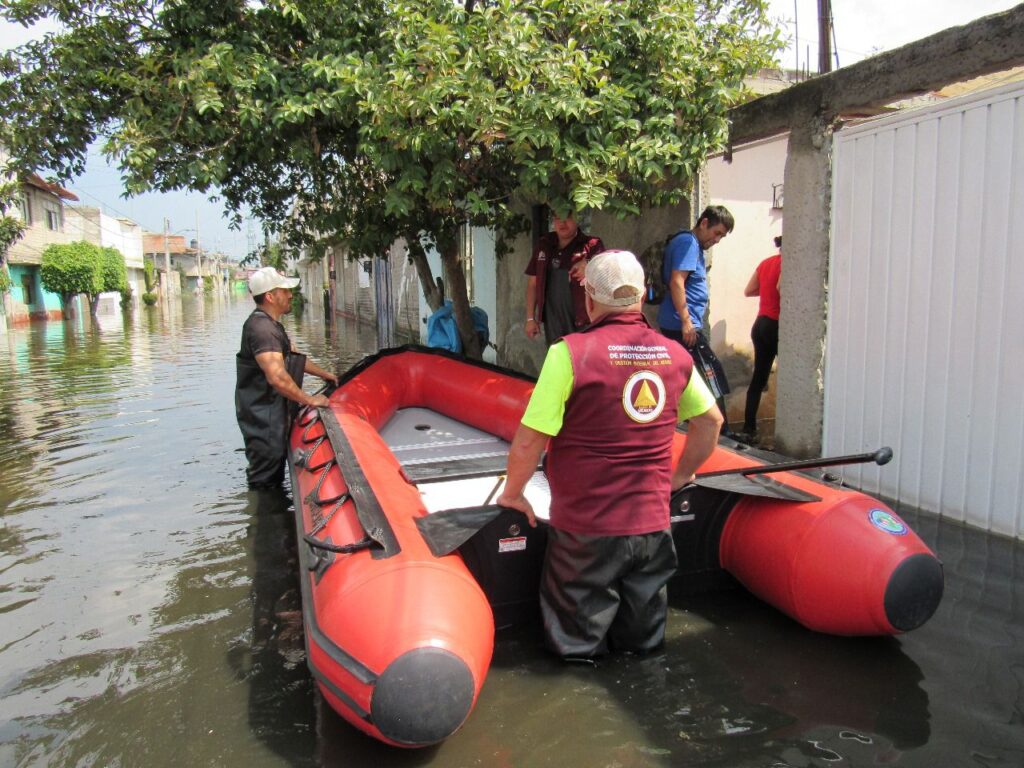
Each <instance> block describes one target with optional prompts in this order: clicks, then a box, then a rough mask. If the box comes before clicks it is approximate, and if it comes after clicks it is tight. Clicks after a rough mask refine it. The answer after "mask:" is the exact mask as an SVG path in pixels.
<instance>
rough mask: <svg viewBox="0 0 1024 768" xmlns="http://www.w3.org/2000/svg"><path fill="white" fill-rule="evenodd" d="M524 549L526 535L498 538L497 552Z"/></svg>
mask: <svg viewBox="0 0 1024 768" xmlns="http://www.w3.org/2000/svg"><path fill="white" fill-rule="evenodd" d="M525 549H526V537H525V536H516V537H515V538H512V539H498V552H499V553H501V552H522V551H524V550H525Z"/></svg>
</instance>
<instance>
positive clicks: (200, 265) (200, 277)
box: [196, 210, 203, 293]
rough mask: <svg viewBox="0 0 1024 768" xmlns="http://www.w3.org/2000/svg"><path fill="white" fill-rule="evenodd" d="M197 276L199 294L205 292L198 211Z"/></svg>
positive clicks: (197, 214)
mask: <svg viewBox="0 0 1024 768" xmlns="http://www.w3.org/2000/svg"><path fill="white" fill-rule="evenodd" d="M196 276H197V278H198V282H199V286H198V287H199V292H200V293H202V292H203V243H202V241H201V240H200V239H199V211H198V210H196Z"/></svg>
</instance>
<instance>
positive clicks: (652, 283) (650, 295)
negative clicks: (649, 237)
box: [640, 229, 690, 304]
mask: <svg viewBox="0 0 1024 768" xmlns="http://www.w3.org/2000/svg"><path fill="white" fill-rule="evenodd" d="M689 231H690V230H688V229H680V230H679V231H678V232H676V233H674V234H671V235H669V236H668V237H666V238H665V239H664V240H658V241H657V242H654V243H651V244H650V245H649V246H647V248H646V249H645V250H644V252H643V253H641V254H640V266H642V267H643V268H644V283H645V289H646V297H645V298H644V301H645V302H646V303H647V304H661V302H662V301H664V300H665V296H667V295H668V285H666V284H665V278H664V274H665V249H666V248H668V244H669V243H671V242H672V241H673V240H675V239H676V238H677V237H679V236H680V235H682V234H684V233H686V232H689Z"/></svg>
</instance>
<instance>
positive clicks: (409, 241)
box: [405, 234, 444, 312]
mask: <svg viewBox="0 0 1024 768" xmlns="http://www.w3.org/2000/svg"><path fill="white" fill-rule="evenodd" d="M405 243H406V247H408V249H409V259H410V260H411V261H412V263H413V266H415V267H416V275H417V277H419V279H420V288H422V289H423V295H424V296H425V297H426V299H427V306H428V307H430V311H431V312H436V311H437V310H439V309H440V308H441V304H443V303H444V291H443V290H441V288H440V287H439V286H438V285H437V283H436V282H435V281H434V274H433V272H431V271H430V263H429V262H428V261H427V252H426V251H425V250H424V249H423V245H422V244H421V243H420V240H419V237H418V236H417V235H408V234H407V235H406V236H405Z"/></svg>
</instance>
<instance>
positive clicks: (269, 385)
mask: <svg viewBox="0 0 1024 768" xmlns="http://www.w3.org/2000/svg"><path fill="white" fill-rule="evenodd" d="M298 284H299V278H297V277H285V276H284V275H282V274H281V273H280V272H278V271H277V270H276V269H274V268H273V267H263V268H262V269H258V270H256V271H255V272H253V274H252V276H251V277H250V278H249V292H250V293H251V294H252V297H253V300H254V301H255V302H256V309H254V310H253V312H252V314H251V315H249V317H248V319H247V320H246V321H245V325H243V326H242V345H241V348H240V349H239V351H238V354H237V355H236V357H235V367H236V369H237V376H238V378H237V381H236V384H235V416H236V417H237V418H238V428H239V429H241V430H242V438H243V440H244V441H245V457H246V459H248V461H249V466H248V468H247V469H246V479H247V480H248V482H249V487H250V488H256V489H260V488H274V487H279V486H280V485H281V484H282V482H283V481H284V464H285V458H286V456H287V454H288V426H289V424H290V423H291V418H292V416H294V412H295V410H297V406H299V405H312V406H316V407H318V408H326V407H327V406H328V405H329V404H330V403H329V402H328V400H327V398H326V397H324V396H323V395H307V394H306V393H305V392H303V391H302V377H303V374H304V373H311V374H313V375H314V376H319V377H320V378H321V379H324V380H325V381H330V382H333V383H334V384H337V383H338V377H337V376H335V375H334V374H333V373H330V372H329V371H325V370H324V369H323V368H321V367H320V366H318V365H317V364H316V363H314V362H313V361H312V360H309V359H307V358H306V356H305V355H302V354H299V353H298V352H297V351H296V350H295V347H294V346H293V345H292V342H291V340H290V339H289V338H288V333H287V332H286V331H285V329H284V326H283V325H281V317H282V316H284V315H286V314H287V313H289V312H291V309H292V289H293V288H295V287H296V286H297V285H298ZM292 403H294V404H295V405H294V406H293V405H291V404H292Z"/></svg>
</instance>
